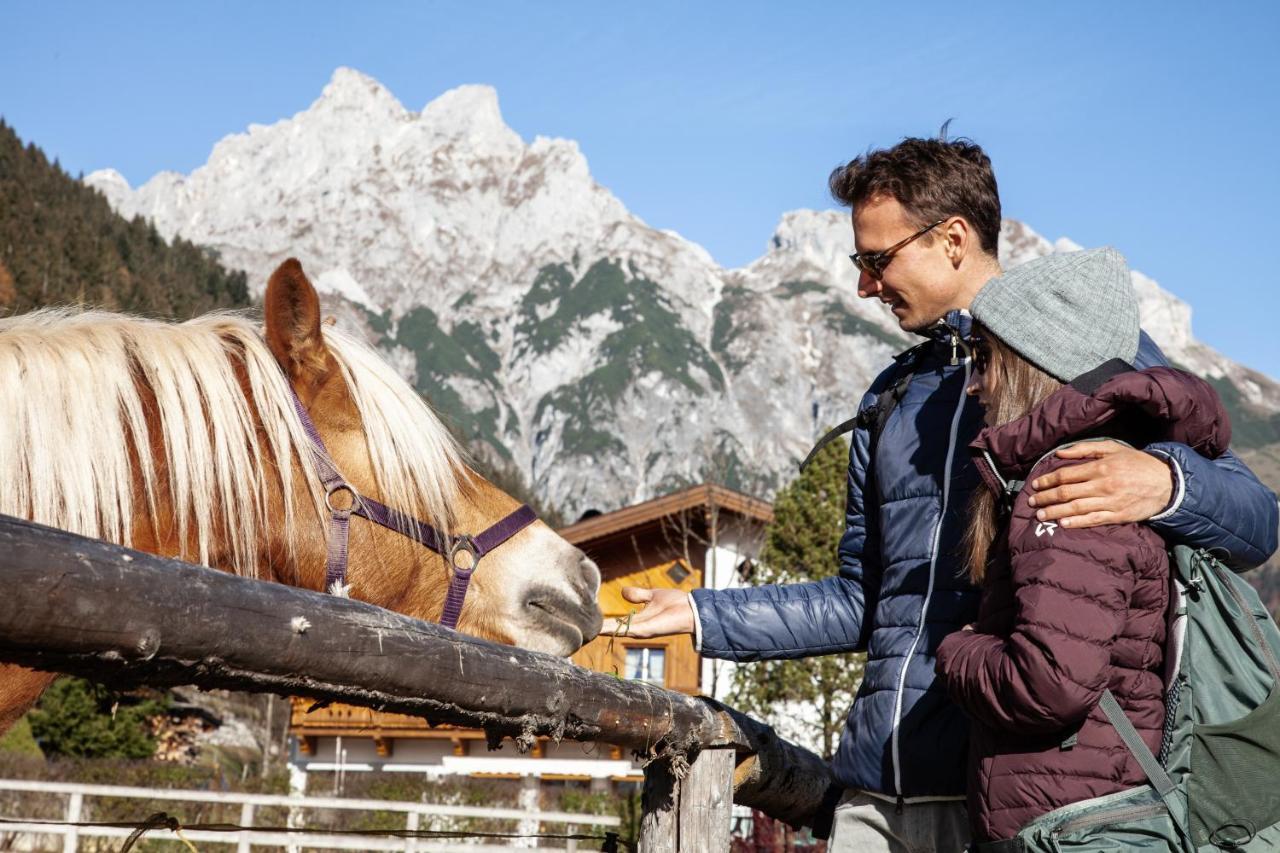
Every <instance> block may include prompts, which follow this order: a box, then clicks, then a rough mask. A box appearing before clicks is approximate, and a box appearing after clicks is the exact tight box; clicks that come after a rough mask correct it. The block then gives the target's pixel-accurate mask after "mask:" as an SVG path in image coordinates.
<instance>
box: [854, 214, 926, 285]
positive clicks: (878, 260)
mask: <svg viewBox="0 0 1280 853" xmlns="http://www.w3.org/2000/svg"><path fill="white" fill-rule="evenodd" d="M946 221H947V220H945V219H939V220H938V221H937V222H935V223H933V224H932V225H926V226H925V227H924V228H921V229H920V230H919V231H917V232H916V233H914V234H912V235H911V236H910V237H908V238H907V239H905V240H899V241H898V242H897V243H894V244H893V245H892V246H890V247H889V248H887V249H885V250H883V251H880V252H854V253H853V254H852V255H850V256H849V260H851V261H853V265H854V266H855V267H857V268H858V269H860V270H862V271H863V272H864V273H866V274H867V275H869V276H871V277H872V278H874V279H875V280H876V281H879V280H880V279H881V277H883V276H884V269H885V267H887V266H889V261H892V260H893V256H894V255H896V254H897V253H898V252H900V251H901V250H902V249H903V248H904V247H906V246H907V244H909V243H910V242H911V241H912V240H918V239H919V238H921V237H923V236H924V235H925V234H928V233H929V232H930V231H932V230H933V229H935V228H937V227H938V226H939V225H941V224H942V223H944V222H946Z"/></svg>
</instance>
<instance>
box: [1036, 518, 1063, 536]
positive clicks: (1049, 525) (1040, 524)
mask: <svg viewBox="0 0 1280 853" xmlns="http://www.w3.org/2000/svg"><path fill="white" fill-rule="evenodd" d="M1057 529H1058V525H1057V523H1056V522H1052V521H1037V522H1036V538H1037V539H1039V538H1040V536H1041V535H1042V534H1045V533H1048V534H1049V535H1050V536H1052V535H1053V531H1055V530H1057Z"/></svg>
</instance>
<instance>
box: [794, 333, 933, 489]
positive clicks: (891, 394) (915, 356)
mask: <svg viewBox="0 0 1280 853" xmlns="http://www.w3.org/2000/svg"><path fill="white" fill-rule="evenodd" d="M932 343H933V342H932V341H925V342H924V343H922V344H917V345H916V346H913V347H912V348H911V349H909V350H906V351H905V352H901V353H898V355H896V356H894V361H896V362H897V365H896V367H895V372H894V381H893V382H892V383H891V384H890V385H889V387H887V388H885V389H884V390H883V391H881V392H880V393H879V394H878V395H877V396H876V401H875V402H874V403H872V404H871V405H870V406H867V407H866V408H865V409H863V410H862V411H860V412H858V414H856V415H854V416H853V417H851V418H849V420H847V421H845V422H844V423H842V424H840V425H839V426H837V427H836V428H834V429H832V430H831V431H830V432H828V433H827V434H826V435H824V436H823V437H822V438H820V439H818V443H817V444H815V445H814V446H813V449H812V450H810V451H809V455H808V456H806V457H805V458H804V461H803V462H801V463H800V473H802V474H803V473H804V469H805V468H806V467H808V465H809V463H810V462H812V461H813V457H815V456H817V455H818V451H820V450H822V448H824V447H826V446H827V445H828V444H830V443H831V442H833V441H835V440H836V439H837V438H839V437H840V436H842V435H844V434H845V433H847V432H853V431H854V430H855V429H858V428H862V429H866V430H870V432H871V446H870V451H869V453H870V456H871V457H873V458H874V457H875V455H876V445H878V444H879V443H880V433H882V432H884V425H885V424H886V423H888V422H889V415H891V414H893V410H894V409H896V408H897V407H898V404H899V403H901V402H902V398H903V397H905V396H907V388H909V387H910V386H911V380H912V379H914V378H915V375H916V368H917V367H918V366H919V363H920V355H921V353H922V352H923V351H924V350H925V348H927V347H928V346H930V345H931V344H932Z"/></svg>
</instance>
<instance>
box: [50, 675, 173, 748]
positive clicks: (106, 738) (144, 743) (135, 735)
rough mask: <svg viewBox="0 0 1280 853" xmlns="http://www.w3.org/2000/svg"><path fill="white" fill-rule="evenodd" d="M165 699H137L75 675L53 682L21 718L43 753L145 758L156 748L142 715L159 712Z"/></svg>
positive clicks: (164, 703) (161, 710)
mask: <svg viewBox="0 0 1280 853" xmlns="http://www.w3.org/2000/svg"><path fill="white" fill-rule="evenodd" d="M166 703H167V698H163V697H162V698H161V699H160V700H159V701H157V700H155V699H141V700H139V699H137V698H136V697H128V696H120V695H118V694H115V693H112V692H111V691H107V690H102V689H99V688H96V687H94V685H92V684H90V683H89V682H87V681H85V680H83V679H80V678H62V679H59V680H58V681H55V682H54V683H53V686H52V687H50V688H49V689H48V690H47V691H45V694H44V695H43V696H41V697H40V703H39V705H37V706H36V707H35V708H33V709H32V710H31V712H30V713H28V715H27V719H28V720H30V722H31V733H32V734H33V735H34V736H35V739H36V742H37V743H39V744H40V747H41V748H42V749H43V750H44V753H45V754H46V755H49V756H54V755H61V756H68V757H73V758H150V757H151V756H152V754H154V753H155V751H156V744H155V741H154V740H153V739H152V737H151V734H150V731H149V729H148V727H147V718H148V717H153V716H155V715H157V714H161V713H164V711H165V705H166Z"/></svg>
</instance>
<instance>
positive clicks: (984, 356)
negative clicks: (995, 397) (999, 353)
mask: <svg viewBox="0 0 1280 853" xmlns="http://www.w3.org/2000/svg"><path fill="white" fill-rule="evenodd" d="M969 351H970V354H971V356H972V358H973V369H974V371H975V372H977V373H986V372H987V368H988V367H990V366H991V343H990V342H989V341H988V340H987V339H986V338H984V337H982V336H981V335H971V336H970V337H969Z"/></svg>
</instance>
